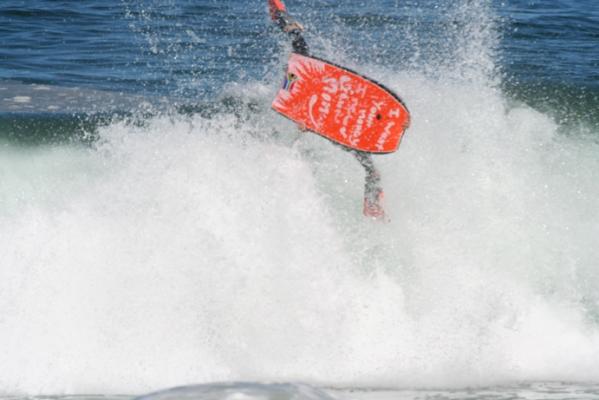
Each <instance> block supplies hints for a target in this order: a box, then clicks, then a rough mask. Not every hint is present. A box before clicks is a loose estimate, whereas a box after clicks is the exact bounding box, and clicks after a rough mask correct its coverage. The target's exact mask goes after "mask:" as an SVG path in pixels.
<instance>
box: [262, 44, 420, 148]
mask: <svg viewBox="0 0 599 400" xmlns="http://www.w3.org/2000/svg"><path fill="white" fill-rule="evenodd" d="M272 108H273V109H274V110H275V111H277V112H279V113H281V114H283V115H284V116H286V117H287V118H289V119H291V120H293V121H295V122H297V123H298V124H299V125H301V126H302V127H305V128H306V129H308V130H310V131H313V132H315V133H318V134H319V135H322V136H324V137H326V138H327V139H329V140H332V141H333V142H336V143H339V144H341V145H343V146H346V147H349V148H351V149H354V150H359V151H364V152H369V153H391V152H394V151H396V150H397V148H398V147H399V143H400V141H401V138H402V136H403V134H404V132H405V130H406V129H407V128H408V126H409V125H410V113H409V111H408V109H407V107H406V106H405V105H404V104H403V102H402V101H401V99H400V98H399V97H398V96H397V95H395V94H394V93H393V92H391V91H390V90H388V89H386V88H385V87H383V86H382V85H380V84H378V83H377V82H375V81H373V80H370V79H368V78H365V77H363V76H361V75H359V74H357V73H355V72H353V71H350V70H347V69H345V68H342V67H339V66H337V65H334V64H331V63H329V62H327V61H324V60H320V59H317V58H313V57H307V56H303V55H300V54H296V53H293V54H292V55H291V58H290V59H289V63H288V66H287V75H286V77H285V81H284V83H283V87H282V88H281V89H280V90H279V92H278V93H277V97H276V98H275V100H274V101H273V103H272Z"/></svg>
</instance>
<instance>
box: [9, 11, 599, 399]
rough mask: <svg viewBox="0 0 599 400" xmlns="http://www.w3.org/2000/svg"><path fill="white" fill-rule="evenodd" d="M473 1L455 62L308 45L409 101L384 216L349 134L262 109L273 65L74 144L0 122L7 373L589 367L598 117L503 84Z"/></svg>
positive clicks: (598, 327) (313, 380) (250, 378)
mask: <svg viewBox="0 0 599 400" xmlns="http://www.w3.org/2000/svg"><path fill="white" fill-rule="evenodd" d="M476 4H478V9H477V8H476V7H474V11H472V9H470V11H469V12H470V13H471V14H468V18H470V17H471V16H472V13H475V15H477V16H479V17H481V18H478V19H477V21H476V23H473V24H472V25H471V26H470V27H469V28H468V29H466V30H459V31H454V32H453V34H455V35H458V34H459V35H461V39H462V41H461V42H459V41H458V43H459V46H457V48H455V49H446V50H447V51H448V52H451V56H452V57H451V60H452V64H451V66H450V65H445V64H443V62H441V61H439V60H430V59H429V60H427V63H426V65H422V64H420V63H419V62H420V61H419V60H414V64H413V65H412V66H411V67H409V68H406V67H405V66H401V67H400V66H395V65H390V64H386V63H372V62H370V63H369V62H360V64H359V65H351V63H352V60H351V59H349V58H346V55H345V54H343V53H342V52H341V53H335V52H333V51H332V50H330V49H329V50H327V48H328V46H332V44H331V43H330V42H328V41H325V40H323V41H322V42H320V43H318V44H317V49H319V50H321V51H322V52H325V55H327V56H330V57H331V58H335V60H334V61H340V60H341V61H344V64H348V63H349V64H350V67H352V68H355V69H359V70H360V71H363V72H364V73H366V74H367V75H369V76H371V77H373V78H375V79H376V80H377V81H380V82H384V83H385V85H386V86H388V87H389V88H390V89H392V90H394V91H397V92H398V93H401V96H402V98H403V99H404V100H405V101H406V103H407V104H408V107H409V108H410V111H411V113H412V125H411V127H410V129H409V131H408V132H407V133H406V136H405V138H404V140H403V142H402V145H401V147H400V150H399V151H398V152H397V153H394V154H392V155H386V156H380V157H376V160H375V162H376V163H377V166H378V167H379V168H380V170H381V174H382V183H383V187H384V188H385V202H386V210H387V213H388V215H389V218H390V221H389V222H388V223H380V222H376V221H371V220H368V219H365V218H364V217H363V216H362V213H361V208H362V191H363V180H364V177H363V171H362V169H361V167H360V166H359V164H358V163H356V162H355V159H354V158H353V157H352V156H351V155H349V154H348V153H346V152H343V151H339V149H338V148H336V147H335V146H332V145H331V144H330V143H328V142H326V141H325V140H324V139H322V138H321V137H318V136H317V135H312V134H310V133H301V132H298V130H297V129H296V127H295V126H294V125H293V124H292V123H291V122H289V121H286V120H284V119H283V118H281V117H280V116H278V115H276V114H275V113H274V112H273V111H272V110H270V102H271V100H272V98H273V97H274V94H275V93H276V90H277V89H278V85H279V80H278V78H277V77H278V72H279V71H278V70H277V69H276V68H275V70H274V71H273V73H272V74H270V75H268V76H267V77H266V78H265V79H262V80H251V81H249V82H239V83H231V84H228V85H226V86H225V87H224V88H223V89H222V90H221V92H220V93H218V94H217V95H215V97H214V98H213V99H211V103H210V107H207V108H206V109H205V112H198V113H180V112H177V111H176V110H174V109H170V110H166V111H165V110H159V111H155V110H153V112H150V113H148V114H143V117H140V116H138V117H135V118H129V117H115V118H113V119H111V120H110V121H107V122H104V123H101V124H99V125H98V126H97V127H96V128H95V129H94V130H93V132H92V133H90V135H92V136H93V140H92V141H91V143H87V142H84V143H82V142H79V141H73V142H67V143H64V142H60V143H53V144H44V145H39V146H22V145H18V144H15V143H12V142H10V141H3V142H1V143H0V394H4V395H36V394H38V395H39V394H89V393H98V394H106V395H110V394H141V393H144V392H149V391H155V390H159V389H162V388H166V387H172V386H178V385H183V384H197V383H212V382H231V381H245V382H304V383H307V384H310V385H313V386H316V387H324V388H331V387H332V388H338V390H342V389H350V388H371V389H394V390H399V389H410V388H411V389H414V388H439V389H447V390H450V389H455V390H458V389H459V388H464V387H489V386H496V385H513V384H518V383H521V382H551V381H560V382H572V383H588V382H599V294H598V291H597V287H598V286H599V265H598V263H599V247H598V246H597V238H598V237H599V207H598V205H599V204H598V200H597V199H598V198H599V184H598V182H599V142H598V140H597V138H598V137H599V136H597V135H599V132H597V128H596V126H594V125H592V124H585V123H581V124H580V125H576V126H574V125H568V126H564V125H562V124H559V123H558V122H556V120H555V118H554V117H553V116H552V115H551V114H550V113H546V112H541V111H539V110H536V109H535V108H533V107H531V106H530V105H527V104H525V103H522V102H519V101H515V100H513V99H512V98H510V97H509V96H507V95H506V94H505V92H504V91H503V90H502V87H501V84H500V83H501V73H500V72H499V71H498V69H497V65H496V64H497V53H496V48H495V44H496V40H498V38H497V36H496V31H497V29H498V28H497V26H496V25H495V23H494V22H493V20H492V18H491V19H488V18H487V17H488V16H489V14H491V12H490V11H489V8H488V5H486V4H487V3H486V2H478V3H476ZM455 12H456V13H457V16H460V15H461V14H460V13H464V12H465V11H464V8H460V7H457V8H456V11H455ZM286 50H287V48H286V47H285V45H284V44H281V62H284V58H285V51H286ZM327 52H328V53H327ZM339 59H340V60H339ZM431 65H434V67H435V68H434V73H432V72H431ZM0 86H1V85H0ZM51 89H52V88H51ZM1 93H2V92H0V94H1ZM10 98H13V96H10ZM231 99H233V101H234V103H235V104H234V107H233V110H231V107H229V106H227V105H226V104H228V102H230V101H231ZM33 102H35V98H34V99H33ZM146 106H147V107H151V106H148V105H145V106H144V107H146ZM285 390H288V391H291V392H293V391H294V390H300V392H301V391H302V390H306V391H308V389H305V388H304V389H302V386H299V389H297V388H296V387H294V386H292V387H290V388H285ZM309 390H316V389H309ZM332 393H333V394H335V392H334V391H333V392H332ZM376 393H379V392H376ZM376 393H371V394H370V395H368V396H370V397H368V396H366V398H368V399H371V398H372V399H375V400H376V399H378V398H383V399H388V398H398V397H397V395H385V394H384V393H383V392H380V393H383V394H382V395H380V396H381V397H377V394H376ZM304 394H305V393H304ZM338 394H339V393H338ZM346 395H347V393H346ZM248 396H250V398H252V397H251V395H248ZM322 396H324V395H322ZM322 396H321V395H315V397H314V398H323V397H322ZM394 396H395V397H394ZM258 397H259V398H260V396H258ZM283 397H284V396H283ZM457 397H460V396H459V395H458V396H457ZM205 398H208V397H205ZM216 398H222V397H218V396H217V397H216ZM237 398H239V397H237ZM241 398H243V397H241ZM290 398H294V397H293V396H290ZM308 398H310V395H308ZM405 398H408V397H405ZM462 398H463V396H462Z"/></svg>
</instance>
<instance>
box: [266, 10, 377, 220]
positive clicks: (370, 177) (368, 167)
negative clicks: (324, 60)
mask: <svg viewBox="0 0 599 400" xmlns="http://www.w3.org/2000/svg"><path fill="white" fill-rule="evenodd" d="M268 3H269V11H270V16H271V18H272V20H273V21H274V22H275V23H276V24H277V26H279V28H281V30H282V31H283V32H285V33H286V34H287V35H288V36H289V38H290V39H291V45H292V49H293V52H294V53H297V54H300V55H303V56H309V48H308V44H307V43H306V41H305V40H304V37H303V34H302V33H303V30H304V27H303V26H302V25H301V24H300V23H299V22H298V21H296V20H295V19H294V18H293V17H291V16H290V15H289V14H288V13H287V10H286V8H285V5H284V4H283V2H282V1H281V0H269V1H268ZM300 128H301V127H300ZM341 147H342V148H343V149H344V150H346V151H348V152H350V153H351V154H352V155H353V156H354V157H355V158H356V160H358V162H359V163H360V164H361V165H362V167H363V168H364V170H365V172H366V178H365V184H364V209H363V213H364V215H365V216H367V217H371V218H374V219H379V220H385V219H386V216H385V211H384V208H383V197H384V193H383V189H382V187H381V183H380V181H381V176H380V173H379V172H378V170H377V169H376V167H375V166H374V162H373V160H372V156H371V154H370V153H367V152H363V151H359V150H354V149H349V148H346V147H344V146H341Z"/></svg>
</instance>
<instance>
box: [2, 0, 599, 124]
mask: <svg viewBox="0 0 599 400" xmlns="http://www.w3.org/2000/svg"><path fill="white" fill-rule="evenodd" d="M264 3H265V2H264V1H238V0H225V1H220V0H219V1H217V0H162V1H157V0H142V1H123V0H106V1H101V2H99V1H92V0H87V1H56V0H2V3H1V4H0V38H1V42H0V80H11V81H17V82H25V83H42V84H51V85H59V86H75V85H77V86H84V87H90V88H95V89H102V90H109V91H118V92H123V93H143V94H150V95H166V96H171V97H175V96H176V97H178V98H181V97H183V98H185V99H188V100H189V101H191V102H193V101H194V100H195V99H198V98H202V97H207V96H209V95H212V94H214V92H218V91H219V90H220V88H221V87H222V86H223V84H224V83H227V82H240V81H247V80H251V79H264V76H265V75H267V74H268V72H269V71H272V70H273V68H276V66H277V63H278V62H279V61H280V59H279V57H280V54H281V49H280V45H281V43H282V42H281V37H280V36H277V35H275V34H274V30H273V28H272V27H270V26H269V21H268V18H267V16H266V12H265V4H264ZM454 3H458V2H443V1H432V0H426V1H391V0H386V1H377V2H370V1H368V2H355V1H333V0H327V1H314V0H297V1H292V2H289V4H288V7H289V8H290V10H292V11H293V13H294V14H296V15H297V16H299V17H300V19H301V20H302V21H303V22H304V23H305V25H306V26H307V27H308V28H309V29H308V34H307V35H308V39H309V40H310V41H311V42H313V43H315V44H316V47H317V48H318V46H319V44H320V43H321V42H320V41H319V38H321V37H326V38H332V39H331V40H332V43H333V46H337V47H339V48H340V49H341V50H342V51H343V52H344V54H345V55H346V57H349V58H350V59H352V60H356V63H359V62H373V63H375V64H381V65H399V66H400V67H402V66H403V67H405V68H410V67H411V68H414V65H413V63H414V57H413V56H414V54H416V53H418V54H419V57H420V58H418V59H416V63H420V64H426V63H427V62H428V61H429V60H430V59H431V58H434V55H435V54H437V55H438V54H440V53H442V52H443V49H444V48H446V46H447V42H448V41H451V38H447V37H445V34H444V32H446V31H447V29H446V27H447V25H451V24H456V25H459V21H455V20H452V18H455V16H452V15H449V14H448V12H447V10H448V9H451V5H452V4H454ZM478 3H484V2H478ZM492 7H493V9H494V13H495V14H496V15H494V16H493V19H494V23H495V24H496V27H495V28H494V29H496V31H497V36H498V38H499V43H498V45H497V49H496V61H497V66H498V67H499V68H498V71H499V72H498V73H500V74H501V81H502V85H503V86H504V87H505V89H506V90H507V91H508V92H509V93H511V94H512V95H513V96H514V97H516V98H519V99H522V100H524V101H526V102H528V103H529V104H531V105H533V106H538V107H544V106H546V107H550V108H553V109H554V110H557V111H558V112H559V111H560V110H561V111H564V110H565V111H564V113H563V114H564V115H572V114H573V115H574V116H580V117H582V118H586V119H589V118H590V119H591V120H594V119H595V116H594V111H593V109H594V108H596V106H597V104H599V102H598V101H597V98H598V97H599V95H598V94H597V93H598V92H599V68H598V67H599V46H598V45H597V43H599V2H597V1H595V0H560V1H546V0H543V1H541V0H509V1H505V2H494V3H493V5H492ZM458 29H459V27H458ZM444 46H445V47H444ZM321 50H322V49H321ZM325 50H326V49H325ZM324 52H325V53H327V51H324ZM331 53H334V52H332V51H331V49H330V48H329V49H328V54H324V56H325V57H329V58H330V57H334V54H331ZM407 60H411V62H412V65H408V62H407ZM417 67H418V66H417ZM573 103H577V109H576V110H575V111H572V107H573V105H572V104H573Z"/></svg>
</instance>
